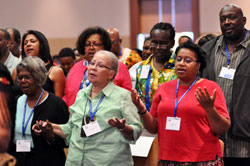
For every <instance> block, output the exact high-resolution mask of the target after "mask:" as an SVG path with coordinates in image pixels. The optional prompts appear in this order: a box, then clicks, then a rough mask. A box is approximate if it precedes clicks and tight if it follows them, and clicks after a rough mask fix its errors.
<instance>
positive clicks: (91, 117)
mask: <svg viewBox="0 0 250 166" xmlns="http://www.w3.org/2000/svg"><path fill="white" fill-rule="evenodd" d="M103 98H104V95H102V97H101V99H100V100H99V102H98V104H97V106H96V107H95V110H94V112H92V104H91V100H90V99H89V114H90V119H91V120H92V121H93V119H94V116H95V114H96V111H97V109H98V107H99V105H100V104H101V102H102V100H103Z"/></svg>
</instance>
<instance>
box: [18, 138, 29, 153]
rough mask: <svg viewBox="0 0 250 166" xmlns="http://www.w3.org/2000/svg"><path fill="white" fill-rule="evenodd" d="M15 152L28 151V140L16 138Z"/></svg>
mask: <svg viewBox="0 0 250 166" xmlns="http://www.w3.org/2000/svg"><path fill="white" fill-rule="evenodd" d="M16 152H30V140H17V141H16Z"/></svg>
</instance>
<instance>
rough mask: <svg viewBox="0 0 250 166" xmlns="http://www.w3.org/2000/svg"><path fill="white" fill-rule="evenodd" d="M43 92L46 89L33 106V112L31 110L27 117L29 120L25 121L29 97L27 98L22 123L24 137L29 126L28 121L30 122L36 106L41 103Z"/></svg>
mask: <svg viewBox="0 0 250 166" xmlns="http://www.w3.org/2000/svg"><path fill="white" fill-rule="evenodd" d="M43 92H44V90H43V89H42V92H41V94H40V96H39V98H38V99H37V101H36V104H35V105H34V107H33V108H32V110H31V112H30V115H29V117H28V119H27V121H26V123H25V114H26V108H27V102H28V97H27V98H26V101H25V105H24V113H23V123H22V135H23V137H25V131H26V128H27V126H28V123H29V121H30V118H31V116H32V115H33V113H34V109H35V107H36V106H37V105H38V103H39V101H40V99H41V97H42V95H43Z"/></svg>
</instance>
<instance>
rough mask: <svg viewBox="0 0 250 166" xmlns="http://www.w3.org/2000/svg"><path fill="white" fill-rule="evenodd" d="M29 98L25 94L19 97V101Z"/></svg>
mask: <svg viewBox="0 0 250 166" xmlns="http://www.w3.org/2000/svg"><path fill="white" fill-rule="evenodd" d="M26 98H27V95H25V94H23V95H21V96H19V97H18V99H17V102H24V101H25V100H26Z"/></svg>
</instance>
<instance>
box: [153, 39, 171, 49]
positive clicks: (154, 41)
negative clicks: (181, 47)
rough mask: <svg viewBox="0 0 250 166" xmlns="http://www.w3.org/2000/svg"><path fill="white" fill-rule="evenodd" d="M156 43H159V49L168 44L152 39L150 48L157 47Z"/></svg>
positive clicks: (164, 47)
mask: <svg viewBox="0 0 250 166" xmlns="http://www.w3.org/2000/svg"><path fill="white" fill-rule="evenodd" d="M158 45H159V48H161V49H167V48H168V45H169V42H167V41H158V40H152V41H151V43H150V46H151V48H156V47H158Z"/></svg>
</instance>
